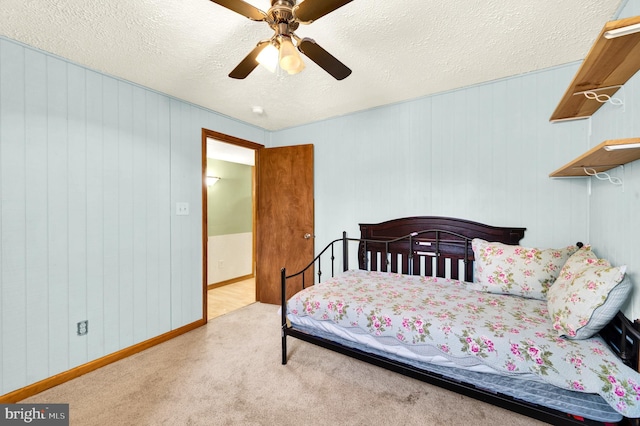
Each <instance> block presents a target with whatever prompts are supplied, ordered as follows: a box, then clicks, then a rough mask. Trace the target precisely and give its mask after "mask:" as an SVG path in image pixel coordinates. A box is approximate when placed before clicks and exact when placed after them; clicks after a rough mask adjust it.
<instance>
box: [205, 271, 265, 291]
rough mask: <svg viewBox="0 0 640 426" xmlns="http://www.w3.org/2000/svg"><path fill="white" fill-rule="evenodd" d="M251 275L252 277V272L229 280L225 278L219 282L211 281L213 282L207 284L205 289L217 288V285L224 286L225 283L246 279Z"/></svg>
mask: <svg viewBox="0 0 640 426" xmlns="http://www.w3.org/2000/svg"><path fill="white" fill-rule="evenodd" d="M253 277H254V274H249V275H244V276H242V277H237V278H231V279H230V280H225V281H220V282H217V283H213V284H208V285H207V290H212V289H214V288H218V287H224V286H225V285H229V284H233V283H237V282H240V281H244V280H248V279H249V278H253Z"/></svg>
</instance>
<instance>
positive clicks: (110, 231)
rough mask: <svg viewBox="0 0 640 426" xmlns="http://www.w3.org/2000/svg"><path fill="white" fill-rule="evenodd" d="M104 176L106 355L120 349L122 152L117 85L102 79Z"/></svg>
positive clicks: (104, 326)
mask: <svg viewBox="0 0 640 426" xmlns="http://www.w3.org/2000/svg"><path fill="white" fill-rule="evenodd" d="M102 102H103V104H102V105H103V106H102V108H103V109H102V129H103V131H102V137H103V144H102V149H103V152H102V161H103V162H102V165H103V169H102V173H103V182H104V187H103V204H102V206H103V214H104V216H103V222H102V226H103V230H104V233H103V241H102V243H103V256H104V257H103V271H104V285H103V294H102V298H103V306H104V317H103V319H102V324H100V325H101V326H102V328H103V332H104V350H105V353H112V352H115V351H117V350H119V349H121V346H120V305H119V304H120V263H119V260H120V254H119V248H120V247H119V229H120V207H119V198H120V193H119V189H120V188H119V186H120V185H119V180H120V177H119V173H120V166H119V160H120V156H119V148H120V145H119V143H118V124H119V123H118V115H119V114H118V106H119V105H118V103H119V102H118V81H117V80H115V79H112V78H109V77H104V78H103V79H102Z"/></svg>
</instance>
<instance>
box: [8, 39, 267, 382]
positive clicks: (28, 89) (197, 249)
mask: <svg viewBox="0 0 640 426" xmlns="http://www.w3.org/2000/svg"><path fill="white" fill-rule="evenodd" d="M203 127H205V128H209V129H215V130H218V131H222V132H226V133H228V134H232V135H235V136H238V137H243V138H247V139H250V140H254V141H256V142H258V143H262V142H264V139H265V135H266V133H265V131H264V130H262V129H258V128H256V127H253V126H249V125H246V124H243V123H240V122H238V121H236V120H231V119H228V118H226V117H223V116H220V115H219V114H216V113H214V112H211V111H206V110H203V109H202V108H198V107H195V106H193V105H189V104H187V103H185V102H183V101H180V100H177V99H172V98H170V97H169V96H166V95H163V94H160V93H157V92H154V91H151V90H148V89H145V88H142V87H139V86H136V85H133V84H131V83H128V82H125V81H121V80H118V79H115V78H113V77H109V76H106V75H103V74H101V73H98V72H95V71H92V70H89V69H86V68H85V67H81V66H78V65H75V64H72V63H70V62H68V61H65V60H62V59H60V58H57V57H55V56H53V55H49V54H47V53H44V52H41V51H37V50H35V49H32V48H30V47H27V46H24V45H21V44H19V43H16V42H13V41H11V40H8V39H6V38H3V37H0V333H1V334H0V393H1V394H5V393H8V392H12V391H14V390H17V389H19V388H21V387H24V386H27V385H30V384H33V383H35V382H38V381H40V380H43V379H46V378H47V377H51V376H53V375H55V374H57V373H61V372H63V371H67V370H69V369H72V368H74V367H77V366H79V365H82V364H85V363H87V362H91V361H93V360H96V359H99V358H101V357H104V356H107V355H109V354H112V353H114V352H116V351H119V350H121V349H125V348H127V347H130V346H131V345H134V344H136V343H139V342H142V341H145V340H147V339H150V338H153V337H156V336H159V335H161V334H163V333H166V332H168V331H170V330H172V329H175V328H178V327H182V326H184V325H187V324H189V323H192V322H194V321H196V320H198V319H200V318H201V317H202V303H203V301H202V285H203V282H202V215H201V209H202V205H201V204H202V197H201V185H202V184H201V180H200V173H201V164H202V163H201V158H200V156H201V129H202V128H203ZM176 201H183V202H188V203H189V204H190V208H191V212H190V215H189V216H180V217H177V216H175V202H176ZM84 320H88V321H89V329H88V330H89V331H88V334H87V335H84V336H78V335H77V332H76V330H77V323H78V322H80V321H84Z"/></svg>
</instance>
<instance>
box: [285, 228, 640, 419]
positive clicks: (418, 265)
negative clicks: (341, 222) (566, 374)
mask: <svg viewBox="0 0 640 426" xmlns="http://www.w3.org/2000/svg"><path fill="white" fill-rule="evenodd" d="M525 229H526V228H510V227H494V226H488V225H483V224H481V223H477V222H471V221H467V220H461V219H454V218H446V217H433V216H429V217H409V218H402V219H395V220H390V221H387V222H382V223H379V224H361V225H360V230H361V238H359V239H352V238H347V236H346V233H343V237H342V238H340V239H336V240H334V241H332V242H331V243H329V244H328V245H327V246H326V247H325V248H324V250H322V251H321V252H320V254H318V255H317V256H316V258H315V259H314V261H313V262H311V263H310V264H309V265H308V266H307V268H305V269H304V270H302V271H299V272H296V273H294V274H291V275H287V272H286V269H285V268H283V269H282V270H281V284H282V289H281V290H282V307H281V308H282V309H281V315H282V318H281V320H282V322H281V327H282V364H286V363H287V337H288V336H291V337H295V338H298V339H301V340H304V341H307V342H310V343H313V344H316V345H319V346H322V347H324V348H328V349H331V350H333V351H336V352H339V353H342V354H345V355H348V356H350V357H353V358H356V359H359V360H362V361H365V362H368V363H370V364H373V365H377V366H380V367H383V368H386V369H388V370H391V371H395V372H398V373H401V374H404V375H406V376H409V377H413V378H416V379H419V380H422V381H424V382H427V383H431V384H434V385H437V386H440V387H443V388H446V389H449V390H452V391H455V392H458V393H461V394H463V395H467V396H470V397H473V398H476V399H479V400H481V401H484V402H487V403H490V404H494V405H496V406H499V407H502V408H505V409H508V410H511V411H514V412H517V413H520V414H523V415H526V416H529V417H532V418H535V419H538V420H541V421H545V422H548V423H551V424H563V425H564V424H579V425H602V423H599V422H594V421H590V420H586V419H576V418H574V417H573V416H571V415H569V414H567V413H564V412H561V411H557V410H554V409H550V408H548V407H543V406H540V405H536V404H532V403H529V402H527V401H523V400H520V399H516V398H513V397H510V396H508V395H503V394H500V393H495V392H492V391H489V390H486V389H482V388H479V387H476V386H474V385H472V384H469V383H464V382H459V381H457V380H452V379H450V378H448V377H446V376H443V375H440V374H436V373H433V372H429V371H425V370H422V369H420V368H417V367H415V366H412V365H409V364H406V363H403V362H399V361H396V360H390V359H388V358H385V357H383V356H380V355H377V354H372V353H369V352H365V351H362V350H359V349H355V348H351V347H348V346H344V345H341V344H339V343H336V342H333V341H331V340H328V339H324V338H321V337H318V336H314V335H312V334H309V333H308V332H305V331H302V330H299V329H296V328H295V327H292V326H291V325H290V324H289V323H288V320H287V317H286V297H285V294H286V287H287V281H288V280H289V279H292V278H295V277H299V276H303V277H304V271H305V270H307V269H309V268H314V267H315V270H316V271H317V277H318V278H317V281H318V282H319V281H320V280H321V279H322V275H323V270H322V263H321V260H322V259H323V258H325V259H326V258H327V257H329V259H330V269H331V276H332V277H333V276H334V274H335V270H336V269H339V268H336V267H335V262H336V254H337V253H336V252H337V251H339V250H341V251H342V256H341V257H340V256H338V257H337V259H338V260H339V259H342V268H341V269H342V270H343V271H346V270H347V269H348V268H349V257H350V254H349V245H350V243H355V244H356V245H357V257H358V265H359V268H360V269H366V270H375V271H391V272H400V273H405V274H415V273H417V272H421V273H423V275H432V276H444V272H445V270H446V272H447V276H449V277H451V278H454V279H462V278H460V275H461V273H464V278H465V280H466V281H471V280H472V276H473V275H472V274H473V266H472V265H473V251H472V250H471V240H472V239H473V238H482V239H484V240H487V241H496V242H502V243H505V244H518V243H519V241H520V240H521V239H522V238H523V236H524V231H525ZM325 264H326V261H325ZM460 264H462V265H463V266H461V267H458V266H456V265H460ZM429 265H430V266H429ZM313 284H314V283H305V284H303V285H305V286H306V285H313ZM600 334H601V336H602V337H603V338H604V339H605V341H606V342H607V343H608V344H609V346H611V348H612V349H613V351H614V352H615V353H616V354H618V356H619V357H620V358H621V359H622V360H623V361H624V362H625V364H627V365H629V366H631V367H632V368H634V369H636V370H637V369H638V350H639V347H640V346H639V343H638V342H640V333H638V331H636V329H635V328H634V326H633V324H631V322H630V321H629V320H628V319H627V318H626V317H625V316H624V315H623V314H622V313H619V314H618V315H617V316H616V317H615V318H614V319H613V320H612V321H611V322H610V323H609V324H608V325H607V326H606V327H605V328H604V329H603V330H602V331H601V333H600ZM624 420H625V422H626V423H628V424H638V423H637V419H633V420H631V419H624Z"/></svg>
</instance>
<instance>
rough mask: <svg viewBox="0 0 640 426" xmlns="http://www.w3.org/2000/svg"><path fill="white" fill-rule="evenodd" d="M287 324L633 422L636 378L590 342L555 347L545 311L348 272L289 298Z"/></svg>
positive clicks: (538, 399) (527, 303)
mask: <svg viewBox="0 0 640 426" xmlns="http://www.w3.org/2000/svg"><path fill="white" fill-rule="evenodd" d="M287 318H288V319H289V321H290V322H291V324H292V326H293V327H294V328H296V329H300V330H301V331H304V332H308V333H310V334H313V335H317V336H320V337H323V338H326V339H329V340H332V341H335V342H338V343H341V344H344V345H346V346H350V347H355V348H358V349H361V350H364V351H366V352H370V353H375V354H378V355H384V356H385V357H387V358H390V359H395V360H399V361H402V362H404V363H407V364H410V365H415V366H419V367H420V368H423V369H426V370H428V371H433V372H436V373H438V374H442V375H445V376H447V377H451V378H454V379H456V380H458V379H460V380H461V381H465V382H469V381H470V380H472V381H473V383H472V384H474V385H476V386H478V387H481V388H484V389H490V390H491V391H494V392H500V393H503V394H506V395H509V396H512V397H515V398H520V399H523V400H525V401H530V402H535V403H538V404H541V405H545V406H548V407H551V408H555V409H558V410H560V411H564V412H570V413H572V414H574V415H579V416H583V417H586V418H590V419H593V420H598V421H605V422H616V421H619V420H620V419H621V417H622V415H626V416H628V417H638V415H639V413H640V407H639V406H638V403H637V401H638V399H639V395H640V386H638V385H637V383H640V375H639V374H638V373H637V372H635V371H633V370H632V369H630V368H628V367H627V366H625V365H624V364H623V363H622V362H621V361H620V360H619V359H618V358H617V356H616V355H615V354H614V353H613V352H611V351H610V350H609V349H608V347H607V346H606V344H605V343H604V342H603V341H602V339H600V338H598V337H596V338H591V339H585V340H580V341H573V340H565V339H563V338H560V337H559V336H558V334H557V332H556V331H555V330H554V329H553V326H552V323H551V321H550V319H549V318H548V311H547V310H546V302H544V301H540V300H534V299H525V298H522V297H517V296H508V295H496V294H488V293H484V292H481V291H477V290H474V289H472V288H471V284H469V283H464V282H461V281H456V280H450V279H444V278H435V277H421V276H408V275H401V274H391V273H384V272H369V271H360V270H355V271H347V272H346V273H345V274H343V275H341V276H339V277H335V278H331V279H329V280H327V281H325V282H323V283H320V284H316V285H315V286H313V287H310V288H307V289H305V290H303V291H301V292H299V293H298V294H296V295H295V296H294V297H292V298H291V299H290V300H289V301H288V303H287ZM463 379H464V380H463ZM561 394H562V395H565V397H562V398H561V397H559V395H561Z"/></svg>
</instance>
